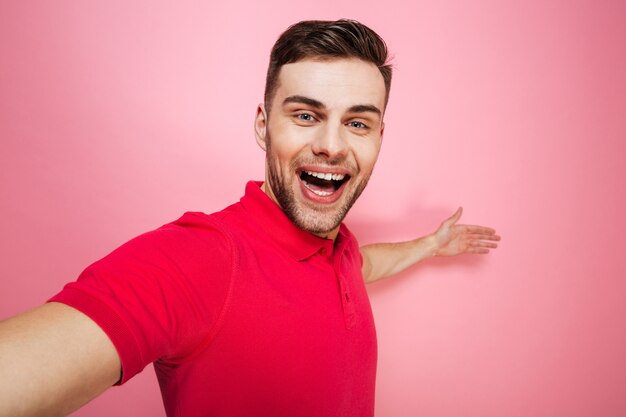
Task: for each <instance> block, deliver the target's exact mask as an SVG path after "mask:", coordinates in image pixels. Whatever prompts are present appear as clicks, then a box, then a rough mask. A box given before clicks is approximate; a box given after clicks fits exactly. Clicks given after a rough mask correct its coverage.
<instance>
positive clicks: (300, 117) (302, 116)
mask: <svg viewBox="0 0 626 417" xmlns="http://www.w3.org/2000/svg"><path fill="white" fill-rule="evenodd" d="M296 118H298V120H302V121H303V122H314V121H315V117H313V116H312V115H310V114H309V113H300V114H297V115H296Z"/></svg>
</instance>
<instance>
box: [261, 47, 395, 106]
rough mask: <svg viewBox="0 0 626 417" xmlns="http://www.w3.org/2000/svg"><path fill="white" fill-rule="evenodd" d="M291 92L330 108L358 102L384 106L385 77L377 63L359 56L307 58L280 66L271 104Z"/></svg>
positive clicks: (278, 102) (358, 103) (289, 94)
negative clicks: (327, 58) (323, 58)
mask: <svg viewBox="0 0 626 417" xmlns="http://www.w3.org/2000/svg"><path fill="white" fill-rule="evenodd" d="M293 95H300V96H305V97H309V98H313V99H316V100H318V101H320V102H322V103H323V104H324V105H325V106H326V107H327V108H329V109H342V108H343V109H345V108H349V107H351V106H354V105H361V104H369V105H374V106H376V107H378V108H379V109H384V107H385V81H384V79H383V76H382V74H381V73H380V71H379V70H378V68H377V67H376V65H374V64H372V63H369V62H365V61H362V60H360V59H356V58H346V59H344V58H342V59H329V60H313V59H307V60H303V61H298V62H295V63H292V64H286V65H284V66H283V67H282V68H281V69H280V73H279V75H278V88H277V89H276V94H275V96H274V104H278V105H280V104H281V103H282V102H283V100H284V99H285V98H286V97H289V96H293ZM272 107H273V106H272Z"/></svg>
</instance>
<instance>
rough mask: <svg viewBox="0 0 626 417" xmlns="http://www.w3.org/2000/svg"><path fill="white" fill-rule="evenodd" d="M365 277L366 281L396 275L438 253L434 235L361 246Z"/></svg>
mask: <svg viewBox="0 0 626 417" xmlns="http://www.w3.org/2000/svg"><path fill="white" fill-rule="evenodd" d="M361 254H362V255H363V279H364V280H365V282H366V283H370V282H374V281H377V280H379V279H381V278H385V277H388V276H391V275H395V274H397V273H399V272H401V271H403V270H405V269H406V268H408V267H410V266H412V265H414V264H416V263H418V262H420V261H422V260H424V259H426V258H429V257H431V256H435V255H436V254H437V245H436V240H435V236H434V235H427V236H423V237H420V238H418V239H415V240H409V241H406V242H397V243H375V244H372V245H365V246H362V247H361Z"/></svg>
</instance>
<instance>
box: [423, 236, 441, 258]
mask: <svg viewBox="0 0 626 417" xmlns="http://www.w3.org/2000/svg"><path fill="white" fill-rule="evenodd" d="M422 243H423V245H424V249H425V250H424V253H425V254H426V257H427V258H432V257H434V256H439V245H438V244H437V236H436V235H435V234H434V233H432V234H430V235H426V236H424V237H423V238H422Z"/></svg>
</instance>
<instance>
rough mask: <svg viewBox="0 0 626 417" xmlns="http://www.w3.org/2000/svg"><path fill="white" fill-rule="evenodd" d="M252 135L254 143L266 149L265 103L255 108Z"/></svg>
mask: <svg viewBox="0 0 626 417" xmlns="http://www.w3.org/2000/svg"><path fill="white" fill-rule="evenodd" d="M254 135H255V136H256V143H258V144H259V146H260V147H261V149H263V150H264V151H267V140H266V138H267V112H266V111H265V105H264V104H262V103H261V104H259V105H258V107H257V108H256V117H255V118H254Z"/></svg>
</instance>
